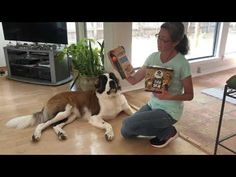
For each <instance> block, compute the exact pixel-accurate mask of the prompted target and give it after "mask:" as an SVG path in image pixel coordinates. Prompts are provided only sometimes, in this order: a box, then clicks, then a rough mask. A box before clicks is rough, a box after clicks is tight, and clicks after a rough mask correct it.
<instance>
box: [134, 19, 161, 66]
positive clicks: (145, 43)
mask: <svg viewBox="0 0 236 177" xmlns="http://www.w3.org/2000/svg"><path fill="white" fill-rule="evenodd" d="M162 23H163V22H155V23H154V22H134V23H132V54H131V55H132V57H131V58H132V61H131V62H132V65H133V67H141V66H142V65H143V64H144V62H145V60H146V58H147V57H148V56H149V55H150V54H151V53H153V52H155V51H157V40H156V38H155V34H156V33H157V32H158V31H159V29H160V26H161V25H162Z"/></svg>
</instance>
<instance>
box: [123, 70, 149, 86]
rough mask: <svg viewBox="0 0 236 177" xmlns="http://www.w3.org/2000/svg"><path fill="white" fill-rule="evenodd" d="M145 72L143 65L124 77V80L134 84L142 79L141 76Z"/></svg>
mask: <svg viewBox="0 0 236 177" xmlns="http://www.w3.org/2000/svg"><path fill="white" fill-rule="evenodd" d="M145 74H146V67H145V66H143V67H142V68H140V69H139V70H138V71H137V72H136V73H135V74H134V75H133V76H130V77H128V78H126V80H127V81H128V82H129V83H130V84H132V85H135V84H136V83H138V82H139V81H141V80H143V78H144V77H145Z"/></svg>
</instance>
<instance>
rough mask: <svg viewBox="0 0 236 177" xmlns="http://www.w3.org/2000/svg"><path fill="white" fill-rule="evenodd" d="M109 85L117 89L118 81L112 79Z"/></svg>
mask: <svg viewBox="0 0 236 177" xmlns="http://www.w3.org/2000/svg"><path fill="white" fill-rule="evenodd" d="M109 86H110V88H111V89H116V83H115V81H113V80H111V81H110V82H109Z"/></svg>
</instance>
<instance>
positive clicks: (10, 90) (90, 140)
mask: <svg viewBox="0 0 236 177" xmlns="http://www.w3.org/2000/svg"><path fill="white" fill-rule="evenodd" d="M235 71H236V70H235V69H234V70H230V71H226V72H221V73H216V74H211V75H208V76H201V77H197V78H194V79H193V81H194V82H193V83H194V89H195V99H194V101H191V102H190V103H188V104H186V109H185V110H187V111H188V112H185V115H184V116H187V117H191V116H193V117H194V116H196V115H198V116H201V117H204V116H206V112H208V114H207V116H208V117H209V116H211V117H213V116H217V117H218V114H217V112H218V111H214V110H219V108H220V104H221V102H220V101H217V102H215V100H214V98H209V97H206V96H204V95H202V94H200V90H201V89H203V88H206V87H212V86H217V85H223V84H224V83H225V82H224V81H226V80H227V79H228V78H229V76H230V75H233V74H234V73H235ZM69 85H70V83H68V84H65V85H62V86H58V87H53V86H42V85H34V84H27V83H23V82H17V81H13V80H8V79H6V77H0V97H1V101H0V154H156V155H159V154H171V155H174V154H207V153H206V152H207V151H204V150H203V149H202V148H201V147H199V146H198V145H197V143H193V142H192V141H189V138H191V137H188V138H187V139H185V138H184V136H181V137H179V138H177V139H176V140H175V141H173V142H172V143H170V144H169V145H168V146H167V147H165V148H162V149H157V148H153V147H152V146H150V144H149V142H148V140H147V139H132V140H126V139H123V138H122V137H121V135H120V127H121V122H122V120H123V119H124V118H125V117H126V116H127V115H125V114H124V113H121V114H120V115H119V116H118V117H117V119H115V120H112V121H110V123H111V124H112V126H113V128H114V132H115V139H114V140H113V141H112V142H107V141H106V140H105V138H104V131H103V130H100V129H98V128H95V127H92V126H91V125H90V124H88V123H87V122H86V121H83V120H77V121H75V122H74V123H72V124H70V125H67V126H66V127H65V128H64V130H65V131H66V132H67V134H68V139H67V140H66V141H59V140H58V139H57V136H56V134H55V133H54V131H53V130H52V129H51V128H49V129H46V130H45V131H44V132H43V134H42V137H41V140H40V142H38V143H36V144H35V143H32V142H31V136H32V133H33V131H34V127H32V128H27V129H23V130H19V129H11V128H6V127H5V123H6V122H7V121H8V120H9V119H10V118H13V117H16V116H21V115H28V114H31V113H33V112H36V111H39V110H40V109H41V108H42V106H43V105H44V103H45V102H46V100H47V99H48V98H50V97H51V96H53V95H54V94H56V93H58V92H61V91H65V90H69ZM126 96H127V99H128V100H129V102H134V103H135V104H136V105H143V104H144V103H145V101H146V99H147V98H146V97H142V96H138V97H137V96H136V92H129V93H127V94H126ZM209 101H210V103H213V104H211V106H210V107H209V106H208V107H206V105H207V104H208V103H209ZM208 105H209V104H208ZM227 109H228V110H226V113H228V114H229V116H230V114H232V113H234V112H235V111H234V110H235V106H232V105H229V107H228V108H227ZM209 112H210V113H211V114H209ZM184 116H183V117H184ZM231 117H232V116H231ZM206 118H207V117H206ZM183 120H189V119H187V118H186V119H184V118H183ZM195 120H197V118H196V119H195ZM183 124H185V122H184V121H183ZM186 124H189V126H188V125H187V126H186V127H189V132H190V135H192V137H194V136H195V137H194V138H196V137H197V138H199V135H201V132H202V131H198V132H194V133H192V134H191V130H193V128H192V127H191V125H190V122H188V121H186ZM193 126H194V125H193ZM180 128H181V127H180ZM200 129H201V127H199V130H200ZM214 132H215V130H214ZM203 135H204V134H202V135H201V136H202V138H201V141H202V142H203V141H210V140H211V139H209V138H207V136H205V137H206V138H205V139H204V137H203ZM212 141H214V138H213V139H212ZM190 142H191V143H190ZM211 149H212V147H211Z"/></svg>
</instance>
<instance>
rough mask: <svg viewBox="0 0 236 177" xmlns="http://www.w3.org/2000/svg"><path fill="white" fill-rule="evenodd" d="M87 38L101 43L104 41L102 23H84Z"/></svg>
mask: <svg viewBox="0 0 236 177" xmlns="http://www.w3.org/2000/svg"><path fill="white" fill-rule="evenodd" d="M86 29H87V38H93V39H96V40H98V41H99V42H102V41H103V39H104V34H103V31H104V30H103V22H86Z"/></svg>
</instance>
